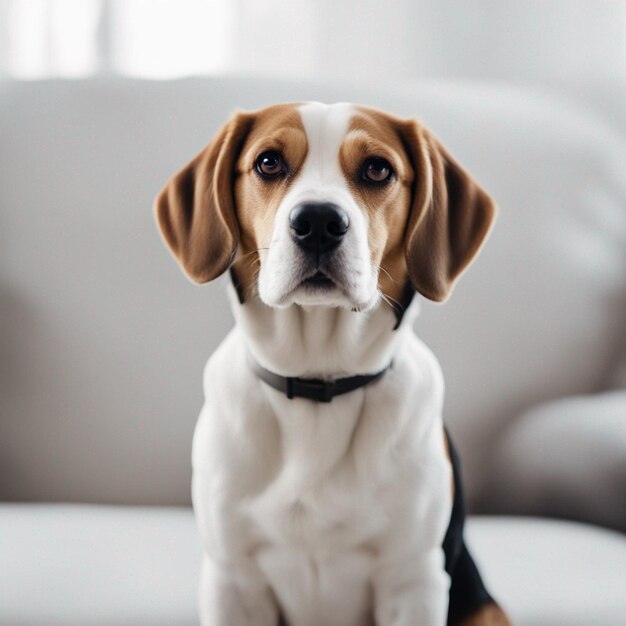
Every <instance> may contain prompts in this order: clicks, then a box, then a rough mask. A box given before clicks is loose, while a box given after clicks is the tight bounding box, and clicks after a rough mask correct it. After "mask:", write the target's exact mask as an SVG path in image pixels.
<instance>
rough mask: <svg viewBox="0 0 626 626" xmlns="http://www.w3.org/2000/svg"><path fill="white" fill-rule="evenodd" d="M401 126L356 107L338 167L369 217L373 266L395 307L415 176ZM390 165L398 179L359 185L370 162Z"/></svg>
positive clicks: (403, 276)
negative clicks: (401, 132) (379, 159)
mask: <svg viewBox="0 0 626 626" xmlns="http://www.w3.org/2000/svg"><path fill="white" fill-rule="evenodd" d="M398 122H399V120H397V119H396V118H394V117H393V116H391V115H388V114H387V113H383V112H382V111H378V110H376V109H370V108H367V107H357V113H356V114H355V115H354V116H353V117H352V119H351V121H350V126H349V128H348V133H347V134H346V138H345V140H344V142H343V144H342V146H341V150H340V153H339V163H340V165H341V168H342V171H343V173H344V176H345V177H346V180H347V182H348V185H349V187H350V190H351V191H352V194H353V195H354V197H355V198H356V200H357V202H358V203H359V205H360V206H361V207H362V208H363V209H364V210H365V211H366V213H367V217H368V222H369V232H368V237H369V245H370V254H371V261H372V263H374V264H376V265H378V266H379V268H380V273H379V279H378V286H379V288H380V290H381V291H382V293H383V294H384V295H385V296H386V297H387V298H389V299H390V300H391V301H392V302H399V301H400V300H401V299H402V294H403V290H404V286H405V283H406V281H407V269H406V263H405V260H404V232H405V230H406V225H407V221H408V214H409V206H410V203H411V188H412V185H413V178H414V172H413V168H412V166H411V162H410V161H409V159H408V157H407V153H406V150H405V149H404V146H403V145H402V141H401V140H400V137H399V135H398V132H397V130H396V125H397V123H398ZM371 157H381V158H384V159H386V160H387V161H388V162H389V163H390V164H391V166H392V168H393V171H394V179H392V180H391V181H390V182H389V183H387V184H384V185H369V184H367V183H365V182H364V181H363V180H361V172H362V166H363V163H364V162H365V160H366V159H368V158H371Z"/></svg>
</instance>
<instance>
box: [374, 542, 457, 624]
mask: <svg viewBox="0 0 626 626" xmlns="http://www.w3.org/2000/svg"><path fill="white" fill-rule="evenodd" d="M449 586H450V580H449V577H448V575H447V574H446V572H445V570H444V555H443V550H442V549H441V548H440V547H436V548H432V549H431V550H429V551H427V552H425V553H418V554H410V555H404V556H403V557H402V560H395V559H394V560H391V561H389V562H387V563H385V564H384V565H382V566H381V567H380V568H379V569H378V571H377V575H376V578H375V580H374V597H375V607H376V609H375V615H376V625H377V626H445V624H446V620H447V614H448V588H449Z"/></svg>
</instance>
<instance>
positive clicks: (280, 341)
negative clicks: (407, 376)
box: [229, 287, 418, 379]
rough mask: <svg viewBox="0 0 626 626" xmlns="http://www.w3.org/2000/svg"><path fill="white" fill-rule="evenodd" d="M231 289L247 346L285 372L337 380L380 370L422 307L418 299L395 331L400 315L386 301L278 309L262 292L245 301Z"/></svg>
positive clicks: (268, 364)
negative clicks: (360, 306)
mask: <svg viewBox="0 0 626 626" xmlns="http://www.w3.org/2000/svg"><path fill="white" fill-rule="evenodd" d="M229 291H230V296H231V297H230V300H231V306H232V309H233V313H234V316H235V319H236V321H237V325H238V328H239V329H240V331H241V333H242V337H243V340H244V342H245V344H246V349H247V350H248V351H249V353H250V355H251V356H252V357H253V358H254V359H256V361H258V363H259V364H260V365H262V366H263V367H264V368H266V369H268V370H270V371H272V372H275V373H276V374H279V375H281V376H297V377H301V378H324V379H334V378H341V377H344V376H353V375H356V374H368V373H373V372H378V371H380V370H382V369H383V368H385V367H386V366H387V365H389V363H390V361H391V360H392V359H393V356H394V354H395V352H396V349H397V346H398V345H399V343H400V342H401V341H402V338H403V337H404V336H405V334H406V333H407V332H410V330H411V326H412V321H413V319H414V318H415V316H416V314H417V311H418V303H417V302H416V301H414V302H413V304H412V305H411V306H410V307H409V309H408V310H407V312H406V314H405V315H404V316H403V318H402V323H401V324H400V326H399V327H398V328H397V329H395V330H394V326H395V325H396V316H395V314H394V312H393V310H392V309H391V308H390V307H389V306H388V305H387V304H386V303H384V302H383V301H382V300H381V301H380V302H379V303H378V304H377V305H376V306H375V307H374V308H373V309H372V310H371V311H367V312H354V311H349V310H347V309H343V308H339V307H332V308H331V307H324V306H306V307H305V306H298V305H291V306H289V307H286V308H281V309H279V308H271V307H268V306H267V305H265V304H264V303H263V302H261V300H259V298H258V296H251V297H249V298H247V299H246V301H245V303H244V304H240V302H239V300H238V298H237V296H236V294H235V290H234V289H233V288H232V287H229ZM415 300H417V299H415Z"/></svg>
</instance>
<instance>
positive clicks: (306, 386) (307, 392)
mask: <svg viewBox="0 0 626 626" xmlns="http://www.w3.org/2000/svg"><path fill="white" fill-rule="evenodd" d="M286 383H287V384H286V392H287V397H288V398H289V399H290V400H291V399H292V398H294V397H296V396H299V397H304V398H309V399H311V400H317V401H318V402H330V401H331V400H332V399H333V396H334V395H335V393H334V392H335V381H333V380H319V379H315V378H295V377H287V379H286Z"/></svg>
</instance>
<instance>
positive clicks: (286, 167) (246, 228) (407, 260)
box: [156, 103, 494, 310]
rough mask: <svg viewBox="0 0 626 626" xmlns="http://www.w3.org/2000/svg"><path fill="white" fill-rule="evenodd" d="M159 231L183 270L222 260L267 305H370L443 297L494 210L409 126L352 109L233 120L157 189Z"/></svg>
mask: <svg viewBox="0 0 626 626" xmlns="http://www.w3.org/2000/svg"><path fill="white" fill-rule="evenodd" d="M156 213H157V220H158V223H159V225H160V228H161V231H162V233H163V235H164V237H165V240H166V241H167V243H168V245H169V246H170V248H171V249H172V251H173V253H174V254H175V255H176V257H177V258H178V259H179V261H180V262H181V264H182V266H183V268H184V269H185V271H186V272H187V274H188V275H189V276H190V277H191V278H192V279H193V280H196V281H197V282H206V281H208V280H212V279H213V278H215V277H216V276H218V275H219V274H221V273H223V272H224V271H226V269H228V267H230V266H231V265H232V267H233V270H234V273H235V275H236V277H237V281H238V282H239V284H240V286H241V287H242V290H243V294H244V297H245V296H247V295H249V294H250V293H251V292H254V291H258V295H259V297H260V298H261V300H262V301H263V302H265V303H266V304H267V305H269V306H273V307H284V306H289V305H291V304H294V303H295V304H311V305H326V306H342V307H346V308H350V309H356V310H367V309H369V308H371V307H373V306H374V305H375V304H376V303H377V302H378V300H379V298H380V297H383V298H385V299H386V300H387V301H388V302H389V303H394V302H396V301H398V300H400V298H401V294H402V292H403V291H404V288H405V285H406V282H407V281H408V280H410V281H411V282H412V284H413V286H414V287H415V289H416V290H417V291H419V292H421V293H422V294H423V295H425V296H426V297H428V298H430V299H432V300H437V301H440V300H444V299H445V298H447V296H448V294H449V292H450V290H451V288H452V286H453V283H454V281H455V280H456V278H457V277H458V276H459V274H460V273H461V272H462V271H463V270H464V269H465V267H466V266H467V265H468V263H469V262H470V260H471V259H472V258H473V257H474V255H475V254H476V252H477V251H478V249H479V248H480V245H481V244H482V242H483V240H484V238H485V236H486V234H487V232H488V230H489V227H490V225H491V222H492V220H493V216H494V206H493V203H492V201H491V200H490V198H489V196H488V195H487V194H486V193H485V192H484V191H483V190H482V189H481V188H480V187H479V186H478V185H477V184H476V183H475V182H474V181H473V180H472V179H471V178H470V177H469V175H468V174H467V173H466V172H465V171H464V170H463V169H462V167H461V166H460V165H458V163H456V161H455V160H454V159H453V158H452V157H451V156H450V155H449V154H448V153H447V151H446V150H445V149H444V148H443V147H442V146H441V144H440V143H439V142H438V141H437V140H436V139H435V138H434V137H433V135H432V134H430V133H429V132H428V131H426V130H425V129H424V128H423V127H421V126H420V125H419V124H417V123H416V122H414V121H412V120H408V121H405V120H400V119H398V118H395V117H393V116H391V115H388V114H386V113H383V112H381V111H378V110H375V109H370V108H366V107H361V106H355V105H351V104H343V103H342V104H335V105H323V104H319V103H305V104H287V105H276V106H273V107H269V108H267V109H264V110H261V111H257V112H254V113H237V114H235V115H234V116H233V118H232V119H231V120H230V121H229V122H228V123H227V124H226V126H224V127H223V129H222V130H221V131H220V133H219V134H218V135H217V137H216V138H215V139H214V140H213V141H212V142H211V143H210V144H209V145H208V146H207V148H206V149H205V150H204V151H203V152H202V153H200V154H199V155H198V156H197V157H196V158H195V159H194V160H193V161H192V162H191V163H189V164H188V165H187V166H186V167H185V168H184V169H183V170H181V172H179V173H178V174H177V175H176V176H174V178H173V179H172V180H171V181H170V182H169V183H168V184H167V186H166V187H165V189H164V190H163V191H162V192H161V194H160V195H159V197H158V198H157V202H156Z"/></svg>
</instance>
